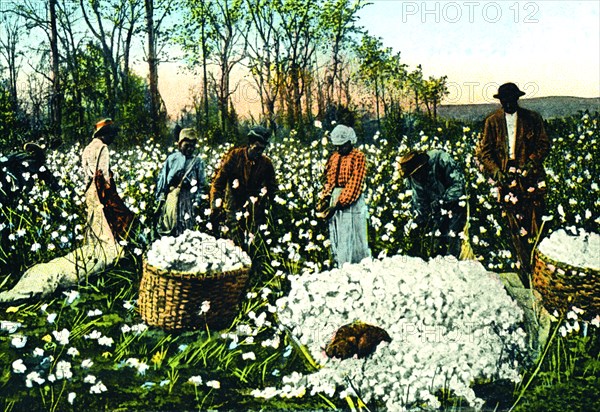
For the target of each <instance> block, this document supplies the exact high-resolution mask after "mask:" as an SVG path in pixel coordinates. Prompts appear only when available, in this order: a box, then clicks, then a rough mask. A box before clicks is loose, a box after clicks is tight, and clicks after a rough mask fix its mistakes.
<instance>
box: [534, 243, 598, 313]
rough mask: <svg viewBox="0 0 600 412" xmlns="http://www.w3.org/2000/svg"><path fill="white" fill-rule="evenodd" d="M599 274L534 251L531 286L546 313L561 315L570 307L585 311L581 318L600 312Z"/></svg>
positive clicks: (596, 271)
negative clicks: (553, 312)
mask: <svg viewBox="0 0 600 412" xmlns="http://www.w3.org/2000/svg"><path fill="white" fill-rule="evenodd" d="M598 282H600V271H598V270H594V269H590V268H579V267H576V266H571V265H568V264H566V263H563V262H558V261H556V260H554V259H551V258H549V257H548V256H546V255H544V254H543V253H542V252H540V251H539V250H536V251H535V267H534V269H533V286H534V288H535V289H537V290H538V291H539V292H540V294H541V295H542V299H543V302H544V306H546V309H548V310H549V311H550V312H552V310H554V309H556V310H557V311H558V312H559V313H562V314H564V313H565V312H566V311H568V310H570V309H571V307H572V306H576V307H578V308H580V309H583V310H585V311H586V314H585V317H586V318H589V317H594V316H595V315H597V314H599V313H600V284H599V283H598Z"/></svg>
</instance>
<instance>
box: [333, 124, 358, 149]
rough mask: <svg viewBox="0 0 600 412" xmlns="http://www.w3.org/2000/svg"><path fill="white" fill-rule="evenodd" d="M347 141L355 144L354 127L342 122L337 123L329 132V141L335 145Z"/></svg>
mask: <svg viewBox="0 0 600 412" xmlns="http://www.w3.org/2000/svg"><path fill="white" fill-rule="evenodd" d="M347 141H350V143H352V144H356V133H354V129H353V128H351V127H348V126H344V125H343V124H338V125H337V126H335V129H333V131H332V132H331V143H333V144H334V145H335V146H341V145H343V144H344V143H346V142H347Z"/></svg>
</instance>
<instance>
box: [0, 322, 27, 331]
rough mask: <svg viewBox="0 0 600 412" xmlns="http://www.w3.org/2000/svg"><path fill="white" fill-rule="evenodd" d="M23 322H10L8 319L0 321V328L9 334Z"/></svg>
mask: <svg viewBox="0 0 600 412" xmlns="http://www.w3.org/2000/svg"><path fill="white" fill-rule="evenodd" d="M22 326H23V324H22V323H21V322H11V321H8V320H3V321H0V330H3V331H6V332H8V333H9V334H10V333H15V332H16V331H17V330H18V329H19V328H20V327H22Z"/></svg>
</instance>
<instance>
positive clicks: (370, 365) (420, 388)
mask: <svg viewBox="0 0 600 412" xmlns="http://www.w3.org/2000/svg"><path fill="white" fill-rule="evenodd" d="M290 281H291V290H290V293H289V295H288V296H285V297H283V298H281V299H279V300H278V301H277V308H278V316H279V319H280V321H281V323H282V324H283V325H285V326H286V327H288V328H289V329H290V330H291V332H292V334H293V335H294V336H295V337H296V338H297V340H298V342H299V343H300V344H302V345H305V346H306V347H307V349H308V351H309V352H310V354H311V356H312V358H313V359H314V360H315V361H316V362H317V363H318V364H319V365H320V366H321V368H320V369H319V370H318V371H317V372H316V373H313V374H310V375H306V376H304V377H303V378H302V379H301V380H299V381H298V384H299V385H300V386H299V387H297V388H296V390H299V389H300V387H302V386H305V387H306V388H308V390H309V391H310V393H313V394H314V393H332V391H333V392H336V393H338V395H340V394H344V395H345V394H347V393H348V391H350V390H352V388H356V389H357V390H358V392H359V393H360V395H361V396H362V397H363V399H364V400H365V401H367V402H368V401H371V400H378V401H380V402H383V403H385V405H386V407H387V408H391V409H398V408H402V407H405V406H407V405H410V404H413V403H414V402H426V403H428V404H429V405H430V406H435V405H437V403H436V402H437V400H436V399H435V396H434V395H433V394H434V393H435V392H436V391H437V390H439V389H444V388H446V389H451V390H452V391H453V392H454V393H455V394H456V395H458V396H461V397H463V398H464V399H465V400H466V401H467V402H469V404H471V405H473V406H478V405H481V403H482V401H481V400H480V399H477V398H476V396H475V394H474V392H473V391H472V389H471V388H470V385H471V383H472V382H473V381H474V380H476V379H479V378H483V379H509V380H511V381H514V382H518V381H519V379H520V375H519V367H520V366H521V364H520V360H521V359H522V358H523V356H524V351H525V348H526V346H525V333H524V332H523V330H522V329H521V328H520V326H519V325H520V322H521V321H522V316H523V313H522V310H521V309H520V308H519V306H518V305H517V303H516V302H515V301H513V300H512V299H511V298H510V297H509V296H508V295H507V293H506V292H505V290H504V287H503V285H502V282H501V281H500V279H499V277H498V276H497V275H495V274H494V273H491V272H487V271H486V270H485V269H484V268H483V266H482V265H481V264H480V263H477V262H458V261H456V260H455V259H450V258H444V259H435V260H431V261H429V262H425V261H423V260H421V259H419V258H411V257H406V256H394V257H389V258H384V259H381V260H368V259H367V260H364V261H363V262H361V263H360V264H354V265H344V266H343V267H342V268H341V269H333V270H331V271H329V272H323V273H311V274H309V273H305V274H302V275H300V276H291V277H290ZM356 320H360V321H363V322H366V323H368V324H372V325H375V326H379V327H381V328H383V329H385V330H386V331H387V332H388V333H389V335H390V336H391V338H392V341H391V342H390V343H389V344H388V343H381V344H380V345H379V346H378V348H377V350H376V351H375V353H374V354H373V355H371V356H370V357H368V358H366V359H348V360H344V361H340V360H338V359H335V358H334V359H330V358H327V356H326V355H325V354H324V352H323V348H324V347H325V346H326V345H327V343H328V342H329V341H330V340H331V338H332V337H333V336H334V334H335V332H336V330H337V329H338V328H339V327H340V326H342V325H345V324H348V323H351V322H354V321H356ZM499 365H502V366H501V367H499ZM256 394H257V395H260V393H259V392H257V393H256ZM340 396H341V395H340Z"/></svg>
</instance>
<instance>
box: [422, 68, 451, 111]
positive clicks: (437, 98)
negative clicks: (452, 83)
mask: <svg viewBox="0 0 600 412" xmlns="http://www.w3.org/2000/svg"><path fill="white" fill-rule="evenodd" d="M447 81H448V76H442V77H440V78H437V79H436V78H435V77H431V76H430V77H429V79H428V80H426V81H425V82H424V84H423V91H422V97H423V101H424V103H425V107H427V114H428V115H429V117H432V118H433V119H436V118H437V107H438V105H439V103H440V102H441V101H442V99H443V98H444V97H445V96H447V95H448V93H449V91H448V87H447V85H446V82H447Z"/></svg>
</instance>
